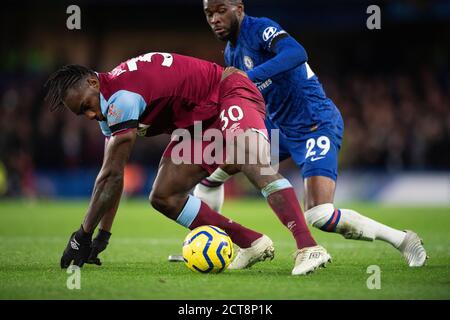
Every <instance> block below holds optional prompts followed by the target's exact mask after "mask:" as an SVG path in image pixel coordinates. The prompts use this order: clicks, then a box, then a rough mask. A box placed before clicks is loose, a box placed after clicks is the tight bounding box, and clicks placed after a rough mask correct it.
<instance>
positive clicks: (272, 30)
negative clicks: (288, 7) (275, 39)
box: [262, 27, 277, 41]
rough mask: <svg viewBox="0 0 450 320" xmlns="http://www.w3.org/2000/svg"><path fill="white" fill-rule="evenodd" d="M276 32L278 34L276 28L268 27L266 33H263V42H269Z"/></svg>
mask: <svg viewBox="0 0 450 320" xmlns="http://www.w3.org/2000/svg"><path fill="white" fill-rule="evenodd" d="M276 32H277V28H275V27H267V28H266V29H264V32H263V35H262V37H263V40H264V41H267V40H269V39H270V38H272V36H273V35H274V34H275V33H276Z"/></svg>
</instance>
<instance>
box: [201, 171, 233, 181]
mask: <svg viewBox="0 0 450 320" xmlns="http://www.w3.org/2000/svg"><path fill="white" fill-rule="evenodd" d="M230 177H231V176H230V175H229V174H228V173H226V172H225V171H224V170H222V169H220V168H217V169H216V170H215V171H214V172H213V173H211V175H210V176H209V177H207V178H206V179H208V180H209V181H213V182H225V181H227V180H228V179H229V178H230Z"/></svg>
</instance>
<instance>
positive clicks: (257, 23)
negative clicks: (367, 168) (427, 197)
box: [194, 0, 427, 267]
mask: <svg viewBox="0 0 450 320" xmlns="http://www.w3.org/2000/svg"><path fill="white" fill-rule="evenodd" d="M203 9H204V13H205V15H206V19H207V22H208V24H209V26H210V27H211V29H212V31H213V32H214V34H215V35H216V37H217V38H218V39H220V40H222V41H226V42H227V45H226V48H225V52H224V57H225V64H226V65H227V66H234V67H237V68H239V69H241V70H244V71H246V72H247V75H248V77H249V78H250V80H252V81H253V82H254V83H255V84H256V85H257V87H258V89H259V90H260V91H261V93H262V95H263V97H264V99H265V102H266V108H267V109H266V111H267V116H266V127H267V129H268V130H269V132H270V129H278V130H279V141H280V147H279V159H280V161H282V160H283V159H286V158H288V157H292V159H293V160H294V161H295V162H296V164H297V165H298V166H299V167H300V168H301V170H302V175H303V179H304V186H305V195H304V208H305V216H306V220H307V221H308V223H309V224H311V225H313V226H314V227H316V228H319V229H320V230H323V231H326V232H335V233H339V234H341V235H343V236H344V237H345V238H347V239H357V240H367V241H373V240H383V241H386V242H388V243H390V244H391V245H393V246H394V247H395V248H396V249H398V250H399V251H400V252H401V253H402V255H403V256H404V258H405V259H406V261H407V263H408V265H409V266H411V267H420V266H423V265H424V264H425V260H426V258H427V255H426V252H425V249H424V247H423V245H422V241H421V239H420V238H419V237H418V235H417V234H416V233H414V232H412V231H405V232H404V231H400V230H396V229H393V228H391V227H389V226H386V225H384V224H381V223H379V222H377V221H374V220H372V219H370V218H367V217H365V216H363V215H361V214H360V213H358V212H356V211H354V210H350V209H338V208H335V206H334V205H333V200H334V199H333V198H334V192H335V188H336V179H337V162H338V160H337V159H338V152H339V149H340V146H341V140H342V135H343V130H344V124H343V120H342V117H341V114H340V112H339V110H338V109H337V107H336V106H335V105H334V103H333V102H332V101H331V100H330V99H329V98H328V97H327V96H326V95H325V92H324V90H323V88H322V85H321V84H320V82H319V79H318V77H317V76H316V75H315V74H314V72H313V71H312V69H311V68H310V66H309V65H308V55H307V53H306V51H305V49H304V48H303V46H302V45H301V44H299V43H298V42H297V41H296V40H295V39H294V38H292V37H291V36H290V35H289V34H288V33H287V32H286V31H285V30H284V29H283V28H282V27H281V26H280V25H279V24H278V23H276V22H274V21H272V20H270V19H268V18H256V17H251V16H248V15H246V14H245V13H244V4H243V2H242V1H241V0H203ZM218 170H220V169H218ZM219 172H220V174H217V172H216V173H214V174H213V175H212V176H210V177H209V178H207V179H204V180H203V181H202V183H201V184H199V185H198V186H197V187H196V188H195V190H194V195H197V196H198V197H199V198H201V199H202V200H204V201H205V202H206V203H208V204H209V205H210V206H211V207H212V208H215V209H216V210H217V211H220V207H221V205H222V201H223V186H221V184H222V183H223V182H224V181H225V180H226V179H227V178H228V177H229V175H228V174H227V172H221V171H219Z"/></svg>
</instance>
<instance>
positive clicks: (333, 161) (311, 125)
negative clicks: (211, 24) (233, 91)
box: [224, 15, 344, 180]
mask: <svg viewBox="0 0 450 320" xmlns="http://www.w3.org/2000/svg"><path fill="white" fill-rule="evenodd" d="M224 58H225V64H226V65H227V66H234V67H237V68H239V69H242V70H244V71H246V72H247V74H248V76H249V78H250V79H251V80H252V81H253V82H254V83H255V84H256V86H257V87H258V89H259V90H260V91H261V93H262V95H263V97H264V100H265V102H266V109H267V118H266V126H267V129H269V130H270V129H279V134H280V150H279V156H280V160H283V159H284V158H287V157H289V156H291V157H292V158H293V159H294V161H295V162H296V163H297V164H298V165H299V166H300V167H302V172H303V176H304V177H309V176H315V175H323V176H327V177H330V178H332V179H334V180H336V178H337V155H338V152H339V148H340V145H341V140H342V135H343V127H344V125H343V121H342V117H341V114H340V112H339V110H338V109H337V107H336V106H335V104H334V103H333V102H332V101H331V100H330V99H329V98H328V97H327V96H326V94H325V92H324V90H323V88H322V85H321V84H320V82H319V79H318V77H317V76H316V75H315V74H314V72H313V71H312V69H311V67H310V66H309V64H308V56H307V53H306V51H305V49H304V48H303V47H302V46H301V45H300V44H299V43H298V42H297V41H296V40H295V39H294V38H292V37H291V36H290V35H289V34H288V33H287V32H286V31H285V30H283V28H282V27H281V26H280V25H279V24H278V23H276V22H274V21H272V20H270V19H268V18H256V17H251V16H248V15H246V16H245V17H244V19H243V21H242V24H241V28H240V32H239V36H238V39H237V42H236V44H235V46H233V45H232V44H231V43H230V42H228V44H227V46H226V48H225V52H224Z"/></svg>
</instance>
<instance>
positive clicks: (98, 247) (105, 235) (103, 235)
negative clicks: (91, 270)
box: [86, 229, 111, 266]
mask: <svg viewBox="0 0 450 320" xmlns="http://www.w3.org/2000/svg"><path fill="white" fill-rule="evenodd" d="M110 237H111V233H110V232H108V231H105V230H102V229H99V230H98V233H97V236H96V237H95V238H94V240H93V241H92V245H91V253H90V255H89V258H88V259H87V260H86V263H90V264H96V265H98V266H101V265H102V262H101V261H100V258H98V255H99V254H100V252H102V251H104V250H105V249H106V247H107V246H108V243H109V238H110Z"/></svg>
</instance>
